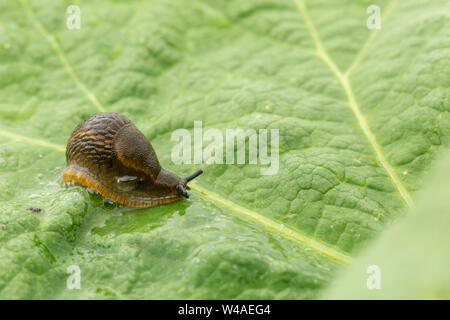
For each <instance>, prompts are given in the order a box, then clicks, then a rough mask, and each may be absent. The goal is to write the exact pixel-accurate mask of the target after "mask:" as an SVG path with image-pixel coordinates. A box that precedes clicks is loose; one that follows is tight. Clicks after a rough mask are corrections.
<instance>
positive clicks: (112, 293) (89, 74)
mask: <svg viewBox="0 0 450 320" xmlns="http://www.w3.org/2000/svg"><path fill="white" fill-rule="evenodd" d="M70 4H72V2H71V1H29V2H26V1H22V2H16V1H4V0H2V1H0V143H1V144H0V170H1V173H0V190H1V192H0V201H1V202H0V203H1V205H0V208H1V209H0V296H1V297H3V298H314V297H317V296H318V295H319V293H320V291H321V290H323V289H324V288H326V286H327V285H328V284H329V282H330V280H331V279H333V277H334V276H335V274H336V273H335V271H336V270H337V269H340V268H342V267H343V266H345V265H346V264H348V263H350V262H351V257H352V256H353V255H355V254H356V253H357V252H358V251H360V250H363V249H364V247H365V244H366V243H367V242H368V241H369V239H371V238H373V237H374V236H375V235H376V234H377V233H379V231H381V230H382V229H384V227H385V226H386V225H388V224H390V223H391V222H392V221H393V220H394V219H395V218H396V217H398V216H399V215H401V214H402V213H403V212H406V210H405V209H408V208H409V207H413V206H414V202H415V193H416V191H417V190H419V189H420V188H421V181H422V179H423V176H425V175H426V174H427V172H428V170H429V168H430V167H432V165H433V160H434V159H435V157H436V156H437V155H438V154H440V153H441V152H442V150H443V149H444V148H448V145H449V132H450V130H449V128H450V125H449V115H448V111H449V98H448V87H449V84H450V80H449V74H450V73H449V71H450V70H449V62H448V56H449V54H450V51H449V48H450V37H449V30H450V29H449V23H448V21H450V20H449V19H448V18H449V17H448V12H449V10H448V9H449V3H448V1H446V0H442V1H440V0H433V1H419V0H415V1H376V4H377V5H379V6H380V8H381V13H382V14H381V16H382V27H381V29H380V30H374V31H371V30H368V29H367V28H366V19H367V14H366V8H367V6H368V5H369V3H368V2H366V1H357V0H354V1H350V0H348V1H333V0H329V1H325V0H321V1H319V0H315V1H279V0H272V1H268V0H266V1H262V0H260V1H221V0H217V1H205V0H203V1H200V0H196V1H181V0H180V1H173V0H172V1H169V0H167V1H162V0H154V1H112V0H110V1H95V2H94V1H79V3H78V5H79V6H80V8H81V16H82V26H81V29H80V30H68V29H67V28H66V25H65V19H66V14H65V12H66V8H67V7H68V6H69V5H70ZM104 110H107V111H115V112H119V113H122V114H125V115H127V116H128V117H129V118H130V119H131V120H132V121H134V122H135V124H136V125H137V127H139V128H140V129H141V130H142V131H143V133H144V134H145V135H146V136H147V137H148V138H149V140H150V141H151V142H152V144H153V145H154V147H155V149H156V151H157V154H158V155H159V158H160V162H161V163H162V164H163V166H164V167H165V168H167V169H169V170H172V171H174V172H176V173H178V174H180V175H183V174H187V173H191V172H192V171H193V170H194V169H198V168H200V167H201V168H203V169H204V170H205V174H204V175H202V176H201V177H200V178H199V179H198V181H197V183H196V185H195V190H194V192H193V194H192V198H191V200H189V201H188V200H183V201H179V202H177V203H173V204H170V205H167V206H162V207H157V208H149V209H140V210H130V209H127V208H121V207H116V206H111V205H107V204H104V203H103V201H102V200H101V199H100V198H99V197H97V196H92V195H90V194H88V193H87V192H86V191H85V190H84V189H82V188H78V187H64V186H63V184H62V181H61V173H62V171H63V169H64V166H65V159H64V145H65V142H66V140H67V138H68V136H69V135H70V132H71V131H72V130H73V128H74V127H75V126H76V125H77V124H78V123H79V122H80V121H82V120H83V119H84V118H86V117H87V116H88V115H90V114H92V113H95V112H98V111H104ZM195 120H202V121H203V127H204V128H205V129H206V128H218V129H220V130H225V129H228V128H231V129H232V128H254V129H260V128H268V129H272V128H274V129H275V128H276V129H279V132H280V166H279V172H278V174H276V175H272V176H262V175H260V171H259V169H260V168H259V166H258V165H197V166H193V165H175V164H173V163H172V161H171V158H170V153H171V149H172V147H173V145H174V142H171V140H170V137H171V133H172V132H173V130H175V129H178V128H187V129H190V130H191V128H192V127H193V124H194V121H195ZM29 206H34V207H39V208H41V209H42V211H41V212H39V213H36V212H31V211H27V210H26V208H27V207H29ZM70 265H78V266H79V267H80V269H81V289H80V290H68V289H67V287H66V280H67V277H68V276H69V274H67V273H66V270H67V267H68V266H70Z"/></svg>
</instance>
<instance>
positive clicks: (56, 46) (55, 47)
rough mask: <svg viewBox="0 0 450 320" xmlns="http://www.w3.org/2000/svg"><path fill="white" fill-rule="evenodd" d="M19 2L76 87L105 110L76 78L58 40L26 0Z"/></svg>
mask: <svg viewBox="0 0 450 320" xmlns="http://www.w3.org/2000/svg"><path fill="white" fill-rule="evenodd" d="M20 3H21V5H22V6H23V7H24V9H25V11H26V12H27V14H28V17H29V18H30V21H31V22H32V23H33V25H34V26H35V27H36V29H37V30H38V32H39V33H40V34H41V35H42V36H43V37H44V38H45V39H46V40H47V41H48V42H49V43H50V46H51V47H52V49H53V51H55V53H56V55H57V57H58V59H59V61H60V63H61V64H62V66H63V67H64V70H65V71H66V72H67V73H68V74H69V76H70V78H71V79H72V80H73V82H75V84H76V85H77V87H78V88H79V89H80V90H81V91H82V92H83V93H84V95H85V96H86V98H87V99H88V100H89V101H91V102H92V104H93V105H94V106H95V107H96V108H97V109H98V111H100V112H105V111H106V110H105V108H103V106H102V105H101V104H100V102H99V101H98V99H97V97H96V96H95V95H94V94H93V93H92V92H91V91H90V90H89V89H88V88H87V87H86V86H85V85H84V83H83V82H82V81H81V80H80V79H79V78H78V76H77V74H76V73H75V71H74V70H73V68H72V66H71V65H70V63H69V61H67V58H66V56H65V54H64V52H63V51H62V50H61V47H60V46H59V44H58V42H57V41H56V40H55V37H54V36H53V35H52V34H50V33H49V32H48V31H47V30H46V29H45V27H44V26H43V25H42V24H41V23H40V22H39V20H38V19H37V18H36V16H35V15H34V13H33V11H32V10H30V8H29V4H28V1H23V0H22V1H20Z"/></svg>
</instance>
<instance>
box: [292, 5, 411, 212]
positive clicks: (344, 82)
mask: <svg viewBox="0 0 450 320" xmlns="http://www.w3.org/2000/svg"><path fill="white" fill-rule="evenodd" d="M295 3H296V5H297V8H298V11H299V13H300V15H301V16H302V17H303V19H304V20H305V23H306V27H307V29H308V32H309V33H310V35H311V38H312V40H313V42H314V45H315V46H316V49H317V55H318V56H319V58H320V59H322V61H323V62H324V63H325V64H326V65H327V66H328V67H329V68H330V70H331V71H332V73H333V74H334V75H335V77H336V79H337V80H338V81H339V83H340V84H341V86H342V88H343V90H344V92H345V94H346V96H347V99H348V104H349V107H350V109H351V110H352V112H353V114H354V115H355V117H356V120H357V121H358V125H359V127H360V128H361V130H362V132H363V134H364V135H365V136H366V138H367V140H368V141H369V144H370V146H371V147H372V149H373V151H374V152H375V155H376V157H377V160H378V162H379V163H380V164H381V166H382V167H383V169H384V170H385V171H386V173H387V174H388V176H389V178H390V180H391V182H392V184H393V185H394V187H395V189H396V190H397V192H398V193H399V195H400V197H401V199H402V200H403V201H404V202H405V204H406V206H407V207H408V208H412V207H414V203H413V200H412V198H411V196H410V195H409V193H408V191H407V189H406V188H405V186H404V185H403V183H402V181H401V180H400V178H398V176H397V174H396V172H395V169H394V168H393V166H392V165H391V164H390V163H389V161H388V160H387V158H386V156H385V155H384V152H383V149H382V148H381V145H379V144H378V142H377V140H376V137H375V134H374V133H373V132H372V130H371V129H370V126H369V124H368V122H367V119H366V118H365V116H364V114H363V113H362V111H361V108H360V106H359V105H358V102H357V101H356V97H355V94H354V91H353V88H352V86H351V84H350V80H349V78H348V75H349V74H348V73H347V74H344V73H342V72H341V71H340V70H339V68H338V67H337V65H336V64H335V62H334V61H333V60H332V59H331V57H330V56H329V55H328V53H327V51H326V50H325V48H324V47H323V45H322V41H321V40H320V37H319V35H318V33H317V31H316V28H315V27H314V24H313V23H312V20H311V18H310V17H309V14H308V11H307V8H306V6H305V4H304V3H303V0H295Z"/></svg>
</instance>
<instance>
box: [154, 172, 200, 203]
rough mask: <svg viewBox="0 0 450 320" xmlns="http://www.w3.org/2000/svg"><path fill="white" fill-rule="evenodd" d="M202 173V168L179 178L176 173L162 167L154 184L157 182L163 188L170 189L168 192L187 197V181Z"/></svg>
mask: <svg viewBox="0 0 450 320" xmlns="http://www.w3.org/2000/svg"><path fill="white" fill-rule="evenodd" d="M202 173H203V171H202V170H198V171H197V172H195V173H194V174H192V175H190V176H188V177H186V178H184V179H181V178H179V177H178V176H177V175H176V174H173V173H172V172H169V171H166V170H164V169H161V171H160V173H159V175H158V178H157V179H156V184H159V185H160V186H164V187H165V188H168V189H170V191H171V192H170V193H175V194H177V195H179V196H180V197H185V198H187V199H189V195H188V193H187V190H190V189H191V188H189V186H188V185H187V183H188V182H189V181H191V180H193V179H195V178H196V177H198V176H199V175H201V174H202Z"/></svg>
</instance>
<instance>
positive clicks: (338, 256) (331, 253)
mask: <svg viewBox="0 0 450 320" xmlns="http://www.w3.org/2000/svg"><path fill="white" fill-rule="evenodd" d="M21 4H22V5H23V6H24V8H25V10H26V11H27V13H28V15H29V17H30V19H31V20H32V21H33V23H34V24H35V26H36V27H37V28H38V29H39V30H40V33H41V34H42V36H43V37H44V38H45V39H47V41H49V42H50V44H51V45H52V48H53V49H54V50H55V52H56V53H57V55H58V57H59V59H60V62H61V64H62V65H63V66H64V68H65V69H66V71H67V72H68V74H69V76H70V78H71V79H72V80H73V81H74V82H75V83H76V84H77V86H78V88H79V89H80V90H81V91H82V92H83V93H84V94H85V95H86V96H87V98H88V99H89V100H90V101H91V102H92V103H93V104H94V105H95V106H96V107H97V108H98V109H99V110H100V111H106V109H105V108H104V107H103V106H102V105H101V104H100V102H99V101H98V99H97V98H96V96H95V95H94V94H93V93H92V92H91V91H89V90H88V88H87V87H86V86H85V85H84V83H82V82H81V80H80V79H79V78H78V76H77V75H76V74H75V72H74V71H73V69H72V67H71V66H70V64H69V62H68V61H67V59H66V58H65V55H64V53H63V52H62V50H61V48H60V47H59V45H58V43H57V42H56V41H55V40H54V37H53V36H52V35H51V34H50V33H49V32H48V31H47V30H46V29H45V28H44V26H43V25H42V24H41V23H40V22H39V21H38V20H37V19H36V17H35V16H34V14H33V12H31V10H30V9H29V7H28V3H27V4H26V5H24V4H23V1H21ZM0 133H1V132H0ZM14 137H20V135H14ZM19 140H22V141H28V142H30V143H33V144H37V145H42V146H48V147H52V145H51V144H48V143H38V141H39V140H37V139H25V137H24V138H22V139H19ZM58 147H59V148H56V150H57V151H63V152H64V150H65V148H64V147H62V146H58ZM53 149H55V148H54V146H53ZM196 188H197V192H201V193H203V195H204V196H205V197H206V198H208V199H210V200H212V201H214V202H217V203H220V204H222V205H224V206H226V207H228V208H232V209H233V211H234V212H238V213H241V214H243V215H245V216H247V217H250V218H252V219H253V220H255V221H256V222H258V223H261V224H262V225H264V226H265V227H268V228H270V229H273V230H276V231H277V232H278V233H280V234H282V235H283V236H285V237H287V238H289V239H291V240H295V241H297V242H299V243H302V244H305V245H307V246H309V247H310V248H312V249H314V250H316V251H318V252H319V253H321V254H323V255H325V256H327V257H329V258H332V259H333V260H336V261H338V262H341V263H350V261H351V257H350V256H348V255H346V254H344V253H342V252H340V251H337V250H336V249H334V248H331V247H328V246H327V245H325V244H324V243H321V242H318V241H317V240H315V239H312V238H309V237H307V236H306V235H303V234H301V233H300V232H298V231H295V230H292V229H290V228H287V227H284V225H282V224H280V223H278V222H276V221H273V220H271V219H269V218H267V217H265V216H263V215H261V214H259V213H257V212H255V211H252V210H249V209H247V208H244V207H241V206H238V205H237V204H235V203H234V202H232V201H230V200H227V199H225V198H222V197H220V196H219V195H217V194H215V193H213V192H211V191H209V190H207V189H206V188H203V187H200V186H199V185H196ZM199 190H201V191H199ZM283 230H284V231H283Z"/></svg>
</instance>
